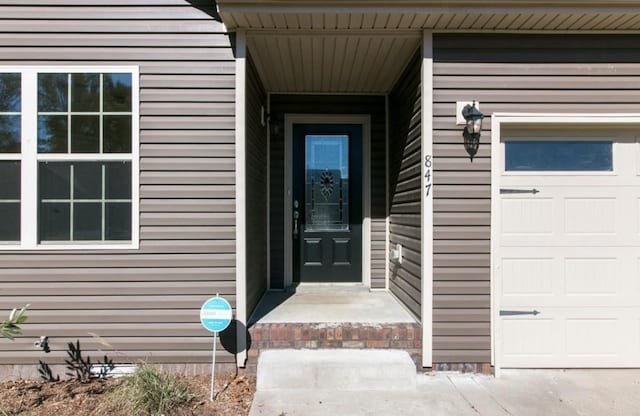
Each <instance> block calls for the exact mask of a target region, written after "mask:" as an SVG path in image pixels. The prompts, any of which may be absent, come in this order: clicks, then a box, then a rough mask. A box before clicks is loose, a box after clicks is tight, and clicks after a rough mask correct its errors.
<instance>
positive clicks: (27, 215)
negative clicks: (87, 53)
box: [0, 65, 140, 251]
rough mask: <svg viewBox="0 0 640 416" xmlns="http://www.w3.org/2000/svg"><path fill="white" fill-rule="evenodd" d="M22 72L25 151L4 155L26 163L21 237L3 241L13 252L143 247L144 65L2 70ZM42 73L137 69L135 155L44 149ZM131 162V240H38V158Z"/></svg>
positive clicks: (133, 124)
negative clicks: (40, 130) (40, 116)
mask: <svg viewBox="0 0 640 416" xmlns="http://www.w3.org/2000/svg"><path fill="white" fill-rule="evenodd" d="M10 72H14V73H20V74H21V80H22V83H21V85H22V88H21V94H22V97H21V101H22V106H21V111H20V114H21V127H22V129H21V153H20V154H0V160H18V161H20V184H21V185H20V186H21V191H20V192H21V193H20V197H21V198H20V241H19V242H16V243H15V244H14V243H13V242H2V243H0V251H7V250H42V251H50V250H127V249H138V248H139V247H140V69H139V67H138V66H40V65H38V66H19V67H16V66H0V73H10ZM39 73H131V129H132V132H131V153H95V154H94V153H64V154H60V153H55V154H54V153H40V154H39V153H38V127H37V126H38V102H37V100H38V74H39ZM43 161H60V162H62V161H64V162H86V161H93V162H107V161H109V162H118V161H131V240H130V241H122V242H120V241H104V242H95V241H90V242H87V243H83V242H82V241H70V242H65V241H60V242H46V243H39V242H38V221H37V218H38V174H37V173H38V162H43Z"/></svg>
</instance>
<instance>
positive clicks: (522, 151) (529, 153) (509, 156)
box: [505, 140, 613, 172]
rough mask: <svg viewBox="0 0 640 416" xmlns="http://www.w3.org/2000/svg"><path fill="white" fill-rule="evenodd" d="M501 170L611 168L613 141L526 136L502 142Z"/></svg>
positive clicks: (590, 169)
mask: <svg viewBox="0 0 640 416" xmlns="http://www.w3.org/2000/svg"><path fill="white" fill-rule="evenodd" d="M505 170H506V171H515V172H527V171H563V172H566V171H605V172H611V171H612V170H613V142H610V141H569V140H564V141H562V140H553V141H551V140H547V141H543V140H530V141H524V140H523V141H520V140H518V141H507V142H505Z"/></svg>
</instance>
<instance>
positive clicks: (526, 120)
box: [490, 113, 640, 376]
mask: <svg viewBox="0 0 640 416" xmlns="http://www.w3.org/2000/svg"><path fill="white" fill-rule="evenodd" d="M502 125H523V126H543V125H548V126H563V125H565V126H567V125H575V126H581V127H602V126H606V125H611V126H617V127H623V126H634V125H635V126H638V125H640V114H623V113H616V114H549V113H529V114H528V113H494V114H492V115H491V155H492V157H491V264H490V269H491V346H492V348H491V364H492V365H493V366H494V371H495V375H496V376H499V375H500V369H501V362H500V357H501V353H502V350H501V347H502V342H501V340H502V333H501V332H500V325H499V322H500V316H499V312H500V301H499V300H500V296H498V294H499V293H500V292H501V290H502V286H501V284H502V282H501V277H502V276H501V270H500V264H499V261H498V259H499V258H500V251H499V248H500V219H501V215H502V212H501V209H500V178H501V174H502V167H503V163H502V157H503V155H502V147H501V146H500V137H501V133H500V129H501V127H502Z"/></svg>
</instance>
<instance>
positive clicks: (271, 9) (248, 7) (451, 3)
mask: <svg viewBox="0 0 640 416" xmlns="http://www.w3.org/2000/svg"><path fill="white" fill-rule="evenodd" d="M218 7H219V10H220V15H221V17H222V19H223V21H224V23H225V25H226V26H227V28H229V29H231V30H235V29H239V28H240V29H251V30H263V29H288V30H314V29H320V30H345V29H350V30H353V29H356V30H397V29H432V30H442V31H462V30H464V31H473V30H477V31H487V30H490V31H500V30H502V31H510V30H517V31H521V30H527V31H557V30H566V31H573V30H576V31H633V30H640V11H639V9H638V1H637V0H612V1H602V0H557V1H554V0H539V1H532V0H494V1H482V0H476V1H469V0H448V1H431V0H414V1H404V0H344V1H343V0H325V1H317V0H295V1H294V0H254V1H247V0H218Z"/></svg>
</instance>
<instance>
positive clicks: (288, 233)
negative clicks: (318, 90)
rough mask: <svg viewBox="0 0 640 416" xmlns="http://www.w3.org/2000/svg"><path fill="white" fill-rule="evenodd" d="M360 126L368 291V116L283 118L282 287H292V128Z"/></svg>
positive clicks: (364, 280) (364, 276)
mask: <svg viewBox="0 0 640 416" xmlns="http://www.w3.org/2000/svg"><path fill="white" fill-rule="evenodd" d="M341 123H342V124H360V125H361V126H362V159H363V160H362V283H363V284H364V285H365V286H366V287H371V116H369V115H366V114H364V115H360V114H344V115H343V114H285V116H284V163H285V168H284V287H285V288H286V287H289V286H291V284H292V283H293V239H292V227H293V225H292V223H291V222H292V218H293V202H292V200H291V195H292V188H293V125H294V124H341Z"/></svg>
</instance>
